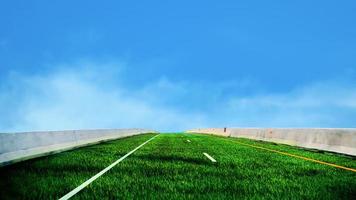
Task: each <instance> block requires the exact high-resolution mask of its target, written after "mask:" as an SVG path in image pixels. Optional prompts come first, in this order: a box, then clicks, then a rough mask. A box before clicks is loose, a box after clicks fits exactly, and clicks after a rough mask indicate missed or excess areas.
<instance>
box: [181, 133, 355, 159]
mask: <svg viewBox="0 0 356 200" xmlns="http://www.w3.org/2000/svg"><path fill="white" fill-rule="evenodd" d="M187 132H196V133H206V134H214V135H220V136H228V137H241V138H249V139H255V140H263V141H269V142H276V143H282V144H288V145H294V146H300V147H305V148H313V149H320V150H325V151H332V152H337V153H343V154H348V155H353V156H356V129H355V128H227V129H226V131H224V128H205V129H193V130H190V131H187Z"/></svg>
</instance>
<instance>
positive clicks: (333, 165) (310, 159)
mask: <svg viewBox="0 0 356 200" xmlns="http://www.w3.org/2000/svg"><path fill="white" fill-rule="evenodd" d="M225 140H228V141H231V142H235V143H238V144H241V145H245V146H249V147H253V148H256V149H262V150H266V151H271V152H274V153H279V154H282V155H286V156H290V157H294V158H300V159H303V160H307V161H310V162H316V163H319V164H323V165H328V166H331V167H336V168H339V169H344V170H347V171H352V172H356V169H353V168H349V167H344V166H341V165H336V164H332V163H328V162H324V161H320V160H315V159H312V158H307V157H304V156H298V155H295V154H291V153H286V152H283V151H278V150H274V149H268V148H265V147H260V146H256V145H252V144H246V143H242V142H238V141H233V140H229V139H225Z"/></svg>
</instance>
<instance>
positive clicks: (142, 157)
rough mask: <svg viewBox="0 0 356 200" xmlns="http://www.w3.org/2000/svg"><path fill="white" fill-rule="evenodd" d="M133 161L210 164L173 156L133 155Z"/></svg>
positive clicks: (205, 161)
mask: <svg viewBox="0 0 356 200" xmlns="http://www.w3.org/2000/svg"><path fill="white" fill-rule="evenodd" d="M132 157H133V158H135V159H139V160H145V161H149V162H152V161H154V162H168V163H174V162H184V163H190V164H195V165H208V164H211V162H210V161H208V160H204V159H203V158H201V159H200V158H188V157H183V156H173V155H135V156H132Z"/></svg>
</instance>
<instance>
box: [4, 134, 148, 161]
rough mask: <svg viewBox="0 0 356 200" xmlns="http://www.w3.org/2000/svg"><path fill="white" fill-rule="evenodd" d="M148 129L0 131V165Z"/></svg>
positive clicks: (126, 135)
mask: <svg viewBox="0 0 356 200" xmlns="http://www.w3.org/2000/svg"><path fill="white" fill-rule="evenodd" d="M152 132H155V131H152V130H147V129H102V130H68V131H48V132H23V133H0V166H2V165H7V164H11V163H15V162H19V161H22V160H27V159H30V158H35V157H39V156H43V155H48V154H53V153H58V152H62V151H65V150H69V149H73V148H78V147H81V146H86V145H90V144H95V143H99V142H103V141H108V140H114V139H118V138H123V137H128V136H132V135H138V134H144V133H152Z"/></svg>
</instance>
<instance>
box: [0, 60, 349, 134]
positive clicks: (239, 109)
mask: <svg viewBox="0 0 356 200" xmlns="http://www.w3.org/2000/svg"><path fill="white" fill-rule="evenodd" d="M126 66H127V64H126V63H123V62H107V63H95V62H90V61H80V62H77V63H72V64H63V65H56V66H54V69H56V70H54V71H52V72H48V73H43V74H41V75H30V76H29V75H19V74H16V73H15V74H12V75H10V76H9V79H8V82H7V84H6V85H2V86H1V87H0V111H1V113H2V115H0V121H1V122H2V123H1V124H0V131H31V130H63V129H82V128H130V127H139V128H152V129H156V130H169V131H174V130H184V129H189V128H195V127H214V126H235V127H236V126H241V127H246V126H260V127H261V126H274V127H287V126H289V127H301V126H302V127H311V126H313V127H345V126H347V127H355V124H354V119H355V117H356V87H355V84H354V83H353V82H342V81H324V82H317V83H313V84H309V85H304V86H303V87H298V88H295V89H293V90H291V91H288V92H285V93H268V94H265V93H263V94H262V93H260V94H258V93H257V94H254V95H252V96H251V95H249V96H247V95H239V93H238V92H236V91H239V90H241V88H244V87H246V84H247V82H248V81H246V80H244V81H242V82H241V83H239V82H236V81H233V82H225V83H224V82H221V83H211V84H210V83H205V84H204V83H197V82H191V81H182V82H173V81H171V80H170V79H169V78H167V77H158V78H157V80H156V81H153V82H148V83H146V84H145V85H142V86H141V87H127V86H128V85H127V84H126V83H124V82H123V81H121V77H122V76H125V75H127V74H125V73H124V70H123V69H124V68H125V67H126ZM250 84H251V83H248V84H247V87H250ZM128 88H136V89H128ZM249 89H251V88H249ZM230 91H231V92H230ZM256 91H259V90H258V88H257V89H256ZM227 94H228V96H227Z"/></svg>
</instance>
